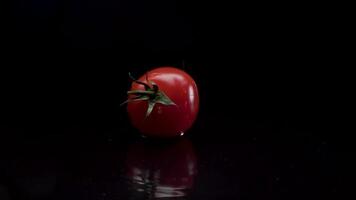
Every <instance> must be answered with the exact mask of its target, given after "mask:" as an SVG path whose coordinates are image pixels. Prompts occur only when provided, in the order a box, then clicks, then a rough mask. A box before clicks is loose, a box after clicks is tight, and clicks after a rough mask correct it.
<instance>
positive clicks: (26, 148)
mask: <svg viewBox="0 0 356 200" xmlns="http://www.w3.org/2000/svg"><path fill="white" fill-rule="evenodd" d="M270 123H272V122H270ZM254 124H255V125H251V122H250V125H249V127H246V128H244V129H236V130H235V131H233V132H232V131H231V133H234V134H236V135H235V136H234V137H230V138H228V137H226V134H224V133H223V132H218V131H217V132H216V135H214V137H209V136H207V137H203V136H202V135H201V134H198V133H197V132H194V131H191V132H189V133H188V135H187V136H186V137H183V138H180V139H175V140H170V141H157V140H149V139H147V138H141V137H140V136H139V134H138V133H136V132H127V133H126V134H127V136H126V137H122V136H118V134H117V132H111V133H109V132H100V130H95V129H92V130H84V129H80V130H79V129H75V130H73V129H69V130H66V131H63V132H58V133H57V134H53V133H52V134H47V135H45V136H44V135H41V136H34V135H33V136H27V137H26V138H27V139H23V138H22V140H16V141H14V140H11V141H9V139H7V141H8V143H7V145H6V144H4V145H2V147H3V148H2V151H1V154H0V155H1V157H0V166H1V168H0V185H1V187H0V195H1V199H5V200H8V199H9V200H10V199H11V200H15V199H19V200H20V199H69V200H70V199H73V200H74V199H76V200H78V199H112V200H116V199H323V198H330V197H335V198H337V197H338V196H339V195H340V193H341V192H342V190H343V188H342V187H341V186H342V184H343V183H342V180H341V179H340V178H341V177H342V174H343V172H340V171H339V170H340V168H341V167H342V166H343V163H342V162H341V161H342V157H340V155H339V154H336V153H337V152H338V151H337V148H336V147H335V145H334V144H335V143H333V142H330V141H328V140H319V138H316V137H315V136H313V134H312V133H311V132H304V131H295V130H294V131H293V130H292V129H290V128H282V129H273V128H276V127H271V126H270V127H268V126H267V125H266V124H265V125H264V127H263V126H262V124H261V123H259V124H256V123H254ZM257 125H259V126H260V127H258V128H257V127H256V126H257ZM241 126H242V125H241ZM245 126H247V125H246V124H245ZM196 129H197V128H196ZM202 130H203V129H199V131H202ZM195 131H198V130H195ZM277 131H279V133H277ZM80 132H81V133H80ZM2 133H3V134H4V133H6V132H2ZM13 133H14V132H13ZM24 133H26V134H31V133H32V132H31V131H24ZM79 133H80V134H79ZM121 134H123V133H121ZM22 137H23V136H22ZM277 137H278V138H279V139H278V140H276V138H277ZM2 141H4V140H2ZM10 144H11V145H10ZM5 146H6V148H5Z"/></svg>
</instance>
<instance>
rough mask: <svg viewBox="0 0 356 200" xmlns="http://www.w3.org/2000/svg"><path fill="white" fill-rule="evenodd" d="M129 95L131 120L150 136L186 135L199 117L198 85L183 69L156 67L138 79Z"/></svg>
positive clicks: (128, 107) (128, 108)
mask: <svg viewBox="0 0 356 200" xmlns="http://www.w3.org/2000/svg"><path fill="white" fill-rule="evenodd" d="M128 94H129V100H128V106H127V111H128V114H129V117H130V120H131V122H132V124H133V126H135V127H136V128H137V129H138V130H139V131H140V132H141V133H142V134H144V135H146V136H153V137H174V136H179V135H183V134H184V133H185V131H187V130H188V129H189V128H190V127H191V126H192V124H193V122H194V121H195V119H196V117H197V113H198V108H199V95H198V88H197V86H196V84H195V82H194V80H193V79H192V78H191V77H190V76H189V75H188V74H187V73H186V72H184V71H182V70H179V69H176V68H173V67H160V68H156V69H153V70H151V71H149V72H147V73H146V74H145V75H143V76H142V77H141V78H139V79H138V80H135V81H134V82H133V83H132V86H131V91H129V92H128Z"/></svg>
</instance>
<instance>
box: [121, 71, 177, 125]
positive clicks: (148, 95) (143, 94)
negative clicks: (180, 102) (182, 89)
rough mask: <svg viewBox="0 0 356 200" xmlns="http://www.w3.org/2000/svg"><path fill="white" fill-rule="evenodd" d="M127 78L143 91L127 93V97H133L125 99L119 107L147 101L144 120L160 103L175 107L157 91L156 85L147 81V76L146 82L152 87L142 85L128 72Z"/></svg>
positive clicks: (163, 94)
mask: <svg viewBox="0 0 356 200" xmlns="http://www.w3.org/2000/svg"><path fill="white" fill-rule="evenodd" d="M129 77H130V78H131V79H132V81H134V82H135V83H138V84H140V85H143V86H144V87H145V90H130V91H127V94H128V95H135V97H132V98H129V99H127V100H126V101H125V102H123V103H122V104H121V105H124V104H126V103H130V102H134V101H147V102H148V107H147V111H146V118H147V117H148V116H149V115H150V114H151V112H152V111H153V108H154V106H155V105H156V103H160V104H163V105H167V106H168V105H176V104H175V103H174V102H173V101H172V100H171V99H170V98H169V97H168V96H167V95H166V94H165V93H164V92H163V91H160V90H159V87H158V85H157V84H156V83H154V82H153V81H149V80H148V76H147V74H146V81H147V82H149V83H151V85H152V87H151V86H149V85H148V84H147V83H144V82H141V81H139V80H137V79H135V78H134V77H133V76H132V75H131V73H130V72H129Z"/></svg>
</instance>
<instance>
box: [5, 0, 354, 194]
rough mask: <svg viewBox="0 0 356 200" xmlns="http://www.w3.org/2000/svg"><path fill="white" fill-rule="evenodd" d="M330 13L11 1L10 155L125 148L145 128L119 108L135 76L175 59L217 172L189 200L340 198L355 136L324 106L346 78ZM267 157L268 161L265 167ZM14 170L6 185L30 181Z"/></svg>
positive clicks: (208, 162)
mask: <svg viewBox="0 0 356 200" xmlns="http://www.w3.org/2000/svg"><path fill="white" fill-rule="evenodd" d="M322 12H323V11H322V9H321V8H320V5H317V6H315V5H301V4H300V5H297V4H293V5H282V4H271V3H269V4H259V3H250V4H247V3H237V4H235V5H232V4H224V3H223V2H219V3H218V2H212V3H210V2H197V1H194V2H191V1H171V0H170V1H167V0H165V1H163V0H158V1H141V0H134V1H126V0H120V1H111V0H106V1H97V0H90V1H84V0H83V1H80V0H74V1H73V0H71V1H60V0H51V1H45V0H31V1H13V2H11V5H10V7H9V9H8V10H7V11H6V12H5V13H6V14H7V13H8V15H6V17H5V18H4V19H5V21H6V22H5V23H4V24H3V29H2V32H3V34H4V36H3V38H2V40H3V45H2V48H3V50H4V53H3V55H2V57H3V58H4V59H3V60H2V61H1V65H2V66H3V67H2V69H1V70H2V72H1V76H2V78H1V82H2V83H1V85H2V91H1V93H2V94H1V96H2V99H3V100H4V101H3V103H2V105H1V113H2V115H3V120H2V123H4V124H5V126H4V127H3V128H1V133H0V134H1V144H2V146H3V147H5V146H11V147H12V148H10V149H11V150H10V151H9V150H8V149H7V151H6V152H10V154H7V156H5V157H6V158H7V162H10V161H13V160H15V161H16V160H20V161H21V160H22V157H21V155H22V154H23V153H24V152H26V151H28V150H29V149H30V150H31V149H33V151H34V152H32V151H30V153H28V155H30V156H29V158H27V159H25V161H24V162H30V163H32V162H34V163H36V164H37V165H38V166H44V168H46V166H47V165H46V164H42V162H39V163H37V161H34V160H36V158H32V156H34V155H38V154H39V155H42V154H44V156H45V158H46V159H44V160H46V161H48V159H47V158H48V157H51V156H52V155H57V156H58V155H62V156H63V152H61V151H62V150H63V149H62V148H63V146H66V148H65V150H63V151H64V152H66V153H64V155H66V156H68V155H70V154H72V153H73V152H75V153H74V156H73V155H71V156H73V157H75V156H84V157H86V156H88V155H91V153H93V154H95V152H96V150H97V149H101V148H104V149H106V148H109V147H110V148H109V149H110V150H107V151H109V152H111V150H112V149H111V148H114V149H116V150H117V149H119V150H120V151H121V149H125V147H126V146H127V145H128V144H129V143H130V141H132V140H134V138H135V137H137V136H138V133H137V132H136V131H135V130H134V129H133V128H132V127H131V125H130V123H129V121H128V119H127V116H126V111H125V108H122V107H120V106H119V104H120V103H121V102H122V101H124V100H125V97H126V96H125V93H126V90H127V89H128V87H129V81H128V77H127V73H128V72H129V71H130V72H132V73H133V74H135V75H136V76H139V75H141V74H143V73H144V72H145V71H147V70H149V69H152V68H154V67H158V66H168V65H169V66H175V67H178V68H181V69H184V70H185V71H187V72H188V73H189V74H191V76H192V77H193V78H194V79H195V80H196V82H197V85H198V87H199V90H200V98H201V108H200V113H199V117H198V120H197V122H196V123H195V125H194V127H193V128H192V129H191V130H190V131H189V132H188V135H189V137H190V139H191V140H192V141H193V144H194V145H195V148H196V150H197V152H198V155H199V156H200V158H201V160H202V161H201V163H204V166H207V167H205V168H204V167H201V168H202V169H201V171H202V173H203V174H205V175H204V176H203V175H201V176H200V178H199V180H198V184H197V189H196V191H195V192H193V196H192V197H191V198H193V199H201V198H202V199H203V198H204V199H208V198H209V197H210V198H211V199H217V198H223V197H225V198H227V199H236V198H240V199H259V198H260V197H261V196H259V195H257V194H263V196H264V198H267V199H272V198H279V197H280V198H281V199H293V198H295V199H306V198H309V197H310V198H313V199H320V198H322V197H328V196H329V197H330V195H331V196H332V195H336V194H337V193H338V192H340V190H343V189H345V188H342V187H341V182H342V181H341V176H342V175H341V174H340V173H341V172H340V171H339V172H338V169H340V166H344V163H343V162H341V158H342V157H343V156H337V155H338V153H341V152H343V151H344V149H340V148H339V146H338V145H339V144H340V142H341V141H343V140H344V139H343V138H344V136H346V134H345V133H344V132H342V131H340V130H339V129H338V125H337V123H336V121H337V120H336V118H337V117H335V116H330V114H331V112H332V111H331V110H332V109H333V108H332V107H331V106H328V105H330V104H329V101H326V100H325V99H330V98H329V97H330V95H331V92H330V91H332V90H334V89H335V88H334V87H335V85H334V84H333V80H335V79H336V77H335V76H336V75H335V76H330V74H326V71H327V70H326V69H325V65H331V64H332V63H333V58H332V57H330V56H329V55H328V54H327V52H328V48H329V47H330V46H331V45H332V41H331V40H329V38H330V31H329V30H330V27H329V25H330V23H332V20H331V18H330V17H329V16H328V15H325V14H323V13H322ZM325 108H327V109H325ZM344 123H347V122H344ZM335 127H337V128H336V131H334V128H335ZM338 130H339V131H338ZM5 144H7V145H5ZM108 146H109V147H108ZM118 146H119V147H118ZM120 146H121V147H120ZM45 149H47V150H48V149H49V150H48V152H56V153H53V154H51V153H46V150H45ZM23 150H25V151H23ZM78 151H79V152H80V153H78ZM87 151H88V152H87ZM59 152H61V153H59ZM86 152H87V153H86ZM98 152H99V154H100V153H103V152H104V154H105V153H107V152H106V150H103V151H102V150H98ZM219 152H220V153H219ZM243 152H249V153H247V155H248V156H246V155H244V153H243ZM12 154H13V156H12ZM26 155H27V154H26ZM28 155H27V156H28ZM210 155H214V156H215V157H214V156H210ZM341 155H343V154H341ZM59 157H60V156H59ZM88 157H90V156H88ZM57 158H58V157H56V156H54V158H51V159H52V160H54V161H55V162H62V160H61V159H59V161H58V160H57ZM5 160H6V159H5ZM39 160H43V159H39ZM69 160H70V159H69ZM261 160H262V161H261ZM67 161H68V160H65V161H63V162H65V163H66V162H67ZM259 162H263V163H268V164H262V165H261V166H259V167H257V169H255V168H254V167H256V166H258V165H259V164H258V163H259ZM4 163H6V162H5V161H4ZM241 163H247V164H245V165H244V164H241ZM47 164H48V163H47ZM251 166H254V167H251ZM4 168H5V170H3V171H6V169H7V168H6V167H4ZM40 168H41V167H40ZM251 168H252V169H251ZM0 170H1V168H0ZM15 171H16V170H15ZM256 171H258V172H259V173H262V175H261V176H262V177H269V179H268V180H270V183H268V184H267V185H268V187H267V185H265V184H262V185H259V182H258V181H254V180H258V176H257V178H256V175H253V177H255V179H254V178H252V179H251V177H250V176H252V175H251V174H255V172H256ZM12 173H14V174H15V175H9V174H11V172H9V173H2V174H3V175H2V176H3V177H5V178H4V179H3V180H7V181H3V182H4V183H3V184H5V185H6V184H7V183H9V182H10V183H11V176H15V177H17V176H20V175H17V172H12ZM245 173H246V174H247V175H245V176H242V174H245ZM0 174H1V173H0ZM257 174H258V173H257ZM241 176H242V177H241ZM237 177H239V178H237ZM0 178H1V176H0ZM235 178H236V179H237V180H235ZM251 180H252V181H251ZM236 182H238V184H237V185H242V186H241V187H239V192H237V191H236V187H237V186H236V184H235V183H236ZM251 182H252V183H251ZM0 183H1V182H0ZM9 185H10V186H9ZM244 185H247V186H244ZM6 186H7V187H9V188H10V189H11V187H12V186H11V184H7V185H6ZM269 187H270V188H269ZM13 190H14V191H12V194H15V193H17V192H16V191H17V190H16V189H13ZM73 190H75V189H73ZM19 193H21V192H19ZM62 195H65V192H63V193H62ZM94 196H95V195H94ZM13 198H15V199H16V198H17V199H21V198H22V196H21V195H20V196H16V195H14V197H13ZM92 198H93V199H95V198H94V197H92Z"/></svg>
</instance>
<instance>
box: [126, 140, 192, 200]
mask: <svg viewBox="0 0 356 200" xmlns="http://www.w3.org/2000/svg"><path fill="white" fill-rule="evenodd" d="M197 173H198V170H197V157H196V154H195V152H194V149H193V146H192V143H191V142H190V141H189V140H187V139H185V138H182V140H178V141H177V142H175V143H173V144H172V143H171V144H166V143H163V144H162V143H159V144H157V143H149V142H147V141H140V142H137V143H134V144H132V145H130V147H129V150H128V152H127V159H126V160H125V173H124V174H125V176H126V178H127V180H128V183H129V187H128V188H129V190H130V194H131V195H132V196H133V197H140V196H145V195H152V196H151V197H153V198H162V197H182V196H186V195H188V194H189V191H190V189H192V188H193V185H194V179H195V176H196V175H197ZM135 199H136V198H135ZM137 199H138V198H137Z"/></svg>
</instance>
